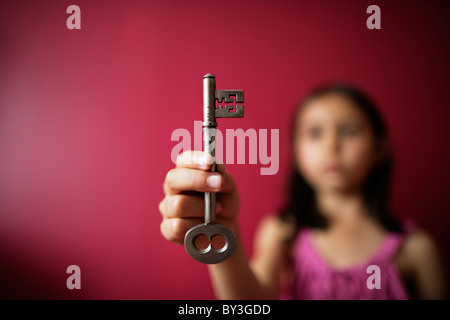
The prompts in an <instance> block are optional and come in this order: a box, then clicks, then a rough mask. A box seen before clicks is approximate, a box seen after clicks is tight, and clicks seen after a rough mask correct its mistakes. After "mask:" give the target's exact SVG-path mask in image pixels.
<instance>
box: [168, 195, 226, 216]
mask: <svg viewBox="0 0 450 320" xmlns="http://www.w3.org/2000/svg"><path fill="white" fill-rule="evenodd" d="M221 209H222V205H221V204H220V203H219V202H216V213H219V212H220V211H221ZM159 211H160V212H161V214H162V215H163V217H164V218H166V219H171V218H196V217H199V218H201V217H203V216H204V214H205V201H204V199H203V198H200V197H196V196H189V195H183V194H177V195H172V196H166V197H164V199H163V200H162V201H161V202H160V203H159Z"/></svg>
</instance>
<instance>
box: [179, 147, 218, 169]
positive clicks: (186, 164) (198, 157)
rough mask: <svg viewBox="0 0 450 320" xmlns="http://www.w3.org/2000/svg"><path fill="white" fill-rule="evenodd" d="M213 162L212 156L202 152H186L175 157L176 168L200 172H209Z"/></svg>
mask: <svg viewBox="0 0 450 320" xmlns="http://www.w3.org/2000/svg"><path fill="white" fill-rule="evenodd" d="M212 162H213V158H212V156H211V155H210V154H209V153H207V152H204V151H197V150H188V151H184V152H183V153H180V154H179V155H178V156H177V160H176V167H177V168H191V169H200V170H210V168H211V164H212Z"/></svg>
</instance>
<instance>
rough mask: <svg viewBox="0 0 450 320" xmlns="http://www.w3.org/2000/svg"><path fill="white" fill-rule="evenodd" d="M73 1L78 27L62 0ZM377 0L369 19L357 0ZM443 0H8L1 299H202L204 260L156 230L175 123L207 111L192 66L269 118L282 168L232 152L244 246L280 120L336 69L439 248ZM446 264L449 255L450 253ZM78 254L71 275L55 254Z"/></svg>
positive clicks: (399, 189)
mask: <svg viewBox="0 0 450 320" xmlns="http://www.w3.org/2000/svg"><path fill="white" fill-rule="evenodd" d="M71 4H77V5H78V6H79V7H80V8H81V25H82V29H81V30H68V29H67V28H66V19H67V17H68V16H69V15H68V14H66V8H67V7H68V6H69V5H71ZM371 4H377V5H379V6H380V8H381V23H382V29H381V30H368V29H367V28H366V19H367V17H368V14H366V8H367V7H368V6H369V5H371ZM448 12H450V11H449V6H448V5H446V4H444V1H436V2H435V3H433V4H430V2H425V1H421V2H418V1H404V2H402V3H399V2H398V1H395V3H394V2H392V1H378V0H377V1H358V2H355V1H349V0H347V1H302V2H300V1H256V0H255V1H242V0H240V1H230V0H228V1H209V0H208V1H196V0H189V1H173V0H172V1H108V2H104V1H92V0H89V1H83V0H76V1H2V2H1V4H0V177H1V178H0V296H1V297H6V298H11V297H13V298H62V299H72V298H74V299H77V298H88V299H91V298H101V299H110V298H124V299H128V298H138V299H155V298H156V299H210V298H213V292H212V289H211V285H210V282H209V278H208V276H207V273H206V267H205V266H204V265H201V264H199V263H197V262H195V261H194V260H192V259H191V258H189V257H188V255H187V254H186V253H185V251H184V248H183V247H180V246H176V245H174V244H172V243H169V242H167V241H166V240H165V239H163V237H162V236H161V234H160V232H159V225H160V222H161V216H160V214H159V212H158V203H159V201H160V200H161V199H162V197H163V190H162V183H163V181H164V177H165V175H166V173H167V171H168V170H169V169H170V168H172V167H173V163H172V162H171V158H170V154H171V150H172V148H173V147H174V146H175V145H176V142H172V141H171V134H172V132H173V131H174V130H175V129H177V128H186V129H188V130H189V131H190V132H191V133H192V134H193V128H194V121H199V120H201V119H202V107H201V104H202V76H203V75H204V74H206V73H207V72H211V73H213V74H214V75H215V76H216V77H217V87H218V89H244V90H245V99H246V100H245V102H246V103H245V118H244V119H232V120H223V121H221V122H219V129H221V130H224V129H225V128H231V129H236V128H242V129H244V130H247V129H249V128H254V129H255V130H257V131H258V130H259V129H268V130H269V131H270V129H279V130H280V170H279V171H278V173H277V174H276V175H271V176H262V175H260V168H261V166H263V165H262V164H261V163H258V164H245V165H238V164H235V165H229V166H228V170H229V171H230V172H231V173H232V174H233V175H234V177H235V179H236V182H237V184H238V187H239V190H240V193H241V197H242V207H241V208H242V210H241V215H240V219H241V222H242V225H243V235H244V239H243V241H244V245H245V247H246V248H247V250H248V251H249V252H250V253H251V247H252V238H253V235H254V231H255V228H256V226H257V223H258V221H259V220H260V219H261V217H262V216H263V215H265V214H267V213H268V212H270V211H272V210H274V209H275V208H276V207H277V206H278V205H279V204H281V203H282V200H283V188H284V183H285V178H286V175H287V172H288V170H287V167H288V164H289V156H288V155H289V149H288V127H287V125H288V122H289V118H290V116H291V114H292V112H293V110H294V105H295V103H296V101H297V100H298V99H299V98H300V97H301V96H302V95H303V94H305V93H306V92H307V91H308V90H310V89H311V88H312V87H313V86H314V85H316V84H318V83H321V82H323V81H327V80H333V79H342V80H346V81H349V82H351V83H354V84H356V85H358V86H360V87H361V88H362V89H364V90H366V91H367V92H368V93H369V94H370V95H371V96H373V97H374V98H375V100H376V102H377V103H378V104H379V105H380V108H381V111H382V113H383V115H384V116H385V118H386V120H387V122H388V124H389V127H390V130H391V133H392V138H393V141H394V144H395V148H396V160H397V168H396V172H395V177H394V178H395V180H394V181H395V182H394V185H393V187H394V193H393V202H392V204H393V207H394V208H395V209H396V211H397V212H398V214H399V216H401V217H410V218H412V219H414V220H416V221H417V222H418V223H419V224H420V225H421V226H422V227H423V228H425V229H426V230H428V231H429V232H430V233H431V234H432V235H433V236H434V237H435V238H436V240H437V241H438V244H439V246H440V248H441V250H442V252H443V254H444V255H445V256H446V257H447V256H449V254H450V236H449V234H448V232H447V228H448V226H449V212H450V210H449V209H450V202H449V200H448V190H450V174H449V173H450V170H449V169H448V165H449V163H450V152H449V149H448V145H449V143H448V138H449V130H448V120H449V119H450V108H449V104H448V101H447V98H448V97H447V95H448V90H449V80H448V75H449V74H450V65H449V63H448V57H449V56H450V48H449V45H448V36H449V31H450V28H449V26H450V24H449V19H448ZM446 263H447V266H448V265H449V264H448V259H447V258H446ZM72 264H76V265H78V266H80V268H81V285H82V289H81V290H68V289H67V288H66V278H67V277H68V275H67V274H66V268H67V266H69V265H72Z"/></svg>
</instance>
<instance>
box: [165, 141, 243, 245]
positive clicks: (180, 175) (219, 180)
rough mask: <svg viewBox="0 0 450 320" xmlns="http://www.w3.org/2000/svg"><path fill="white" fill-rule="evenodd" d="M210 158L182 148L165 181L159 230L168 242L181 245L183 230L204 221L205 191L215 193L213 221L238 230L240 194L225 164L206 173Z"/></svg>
mask: <svg viewBox="0 0 450 320" xmlns="http://www.w3.org/2000/svg"><path fill="white" fill-rule="evenodd" d="M212 161H213V158H212V156H211V155H210V154H208V153H206V152H203V151H192V150H190V151H185V152H183V153H182V154H180V155H179V156H178V157H177V161H176V167H175V168H174V169H171V170H169V172H168V173H167V175H166V179H165V181H164V185H163V189H164V194H165V197H164V199H163V200H162V201H161V202H160V203H159V211H160V212H161V214H162V216H163V221H162V223H161V233H162V235H163V236H164V237H165V238H166V239H167V240H169V241H172V242H175V243H177V244H183V242H184V235H185V234H186V232H187V231H188V230H189V229H190V228H192V227H194V226H196V225H198V224H200V223H202V222H203V218H204V214H205V200H204V198H203V193H204V192H216V193H217V196H216V222H217V223H220V224H223V225H225V226H227V227H228V228H230V229H231V230H233V231H234V232H235V233H237V231H238V230H237V229H238V223H237V215H238V210H239V193H238V190H237V188H236V185H235V183H234V179H233V177H232V176H231V175H230V174H229V173H227V172H226V171H225V165H224V164H216V169H217V172H209V170H210V169H211V164H212Z"/></svg>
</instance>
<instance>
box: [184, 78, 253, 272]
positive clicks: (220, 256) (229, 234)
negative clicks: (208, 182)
mask: <svg viewBox="0 0 450 320" xmlns="http://www.w3.org/2000/svg"><path fill="white" fill-rule="evenodd" d="M232 96H234V97H235V99H236V103H243V102H244V91H243V90H216V79H215V77H214V76H213V75H212V74H210V73H208V74H206V75H205V76H204V77H203V123H202V126H203V149H204V151H205V152H208V153H210V154H211V156H212V158H213V164H212V166H211V172H214V171H216V150H215V147H216V132H217V129H216V128H217V122H216V118H242V117H244V106H243V105H236V112H231V109H232V108H233V106H232V105H226V106H225V109H222V108H221V107H220V106H219V108H218V109H216V100H217V101H218V102H222V101H223V100H224V102H225V103H232V102H233V100H232V98H231V97H232ZM215 220H216V194H215V193H213V192H205V222H204V223H202V224H199V225H197V226H195V227H193V228H191V229H190V230H189V231H188V232H187V233H186V235H185V237H184V247H185V249H186V252H187V253H188V254H189V255H190V256H191V257H192V258H194V259H195V260H197V261H199V262H201V263H207V264H214V263H219V262H222V261H224V260H226V259H228V258H229V257H230V256H231V255H232V254H233V253H234V251H235V250H236V244H237V240H236V236H235V234H234V232H233V231H232V230H230V229H228V228H227V227H225V226H223V225H221V224H218V223H216V222H215ZM201 235H205V236H206V237H207V238H208V239H209V241H210V243H209V245H208V247H207V248H205V249H199V248H197V246H196V244H195V242H196V239H197V237H199V236H201ZM218 235H219V236H222V237H223V238H224V240H225V245H224V246H223V247H222V248H220V249H216V248H214V247H213V246H212V244H211V241H212V238H214V237H215V236H218Z"/></svg>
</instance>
